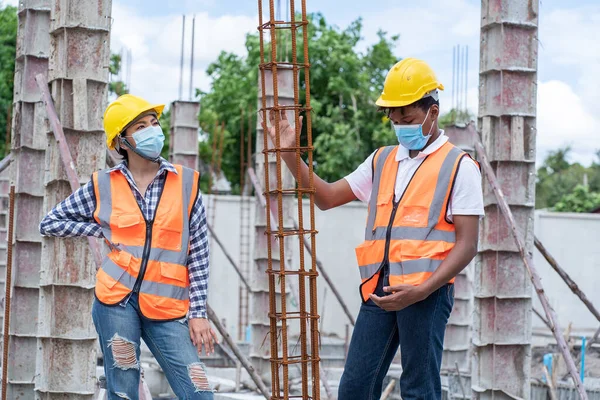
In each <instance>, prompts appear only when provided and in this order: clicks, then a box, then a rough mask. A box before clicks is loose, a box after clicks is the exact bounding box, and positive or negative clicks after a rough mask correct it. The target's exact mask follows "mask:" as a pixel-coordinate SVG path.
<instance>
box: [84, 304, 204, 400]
mask: <svg viewBox="0 0 600 400" xmlns="http://www.w3.org/2000/svg"><path fill="white" fill-rule="evenodd" d="M92 317H93V319H94V325H95V326H96V331H97V332H98V336H99V338H100V345H101V347H102V354H103V355H104V374H105V375H106V391H107V394H108V399H109V400H113V399H114V400H117V399H118V400H123V399H129V400H137V399H138V398H139V393H138V390H139V389H138V387H139V382H140V361H139V360H140V339H144V342H145V343H146V345H148V348H149V349H150V351H151V352H152V354H153V355H154V357H155V358H156V361H158V363H159V364H160V366H161V368H162V370H163V372H164V373H165V375H166V377H167V380H168V381H169V384H170V385H171V388H172V389H173V392H174V393H175V395H176V396H177V398H178V399H198V400H212V399H213V393H212V390H210V387H209V386H208V380H207V377H206V370H205V369H204V364H202V362H201V361H200V358H199V355H198V350H197V349H196V347H194V345H193V344H192V341H191V339H190V334H189V329H188V325H187V320H186V319H181V320H178V321H166V322H160V321H152V320H149V319H147V318H145V317H144V316H143V315H142V314H141V312H140V309H139V306H138V296H137V294H132V296H131V297H130V298H129V299H128V300H124V301H123V302H122V303H121V304H118V305H115V306H106V305H104V304H102V303H100V302H99V301H98V299H96V300H94V305H93V307H92Z"/></svg>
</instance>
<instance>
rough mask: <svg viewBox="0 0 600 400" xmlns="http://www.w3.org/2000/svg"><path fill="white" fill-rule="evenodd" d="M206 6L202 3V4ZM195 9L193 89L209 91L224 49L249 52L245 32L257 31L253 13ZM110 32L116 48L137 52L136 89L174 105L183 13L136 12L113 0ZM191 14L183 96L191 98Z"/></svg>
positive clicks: (133, 78)
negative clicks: (211, 70)
mask: <svg viewBox="0 0 600 400" xmlns="http://www.w3.org/2000/svg"><path fill="white" fill-rule="evenodd" d="M200 5H202V4H200ZM192 12H196V22H195V30H196V34H195V45H194V49H195V50H194V85H193V86H194V90H195V88H197V87H200V88H201V89H205V90H206V89H208V88H209V85H210V80H209V78H208V77H207V76H206V73H205V70H206V67H207V66H208V64H209V63H211V62H212V61H214V60H216V58H217V57H218V55H219V53H220V52H221V51H228V52H234V53H236V54H244V53H245V47H244V42H245V35H246V33H248V32H251V31H253V30H255V29H256V21H255V19H256V18H254V17H251V16H244V15H224V16H221V17H212V16H210V15H209V14H208V13H206V12H202V11H201V10H199V9H196V10H192ZM112 17H113V19H114V22H113V26H112V34H111V48H112V50H113V52H120V51H121V49H122V48H129V49H131V51H132V58H133V62H132V68H131V85H130V86H131V91H132V93H134V94H138V95H140V96H142V97H144V98H146V99H148V100H149V101H151V102H163V103H170V102H171V101H173V100H175V99H176V98H177V97H178V92H179V65H180V51H181V15H161V16H153V17H148V16H144V17H141V16H137V15H136V13H135V10H133V9H131V8H130V7H127V6H126V5H123V4H122V3H121V2H118V1H116V2H114V3H113V10H112ZM191 29H192V18H191V15H189V16H187V17H186V39H185V52H184V53H185V61H184V71H185V72H184V75H183V82H184V84H183V98H184V99H187V96H188V87H189V71H190V49H191Z"/></svg>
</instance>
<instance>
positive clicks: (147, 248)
mask: <svg viewBox="0 0 600 400" xmlns="http://www.w3.org/2000/svg"><path fill="white" fill-rule="evenodd" d="M168 177H169V175H168V172H167V176H166V177H165V181H164V182H163V185H162V187H161V188H160V193H159V194H158V200H157V201H156V209H155V210H154V218H156V212H157V211H158V207H159V206H160V199H161V198H162V195H163V191H164V190H165V185H166V184H167V179H168ZM136 203H137V201H136ZM138 207H139V208H140V212H141V213H142V215H144V211H143V210H142V207H141V206H140V205H139V204H138ZM154 218H153V219H152V221H148V220H147V219H146V218H144V221H145V223H146V240H145V241H144V250H143V251H142V265H141V266H140V272H139V274H138V277H137V279H136V280H135V284H134V285H133V292H135V293H137V292H139V291H140V287H141V286H142V282H143V281H144V275H145V274H146V268H147V267H148V259H149V258H150V250H151V249H152V227H153V226H154Z"/></svg>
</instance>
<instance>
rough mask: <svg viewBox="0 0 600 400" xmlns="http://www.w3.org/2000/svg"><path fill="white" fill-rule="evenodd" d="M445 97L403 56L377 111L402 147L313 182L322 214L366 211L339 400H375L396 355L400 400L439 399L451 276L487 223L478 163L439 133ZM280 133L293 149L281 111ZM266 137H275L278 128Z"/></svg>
mask: <svg viewBox="0 0 600 400" xmlns="http://www.w3.org/2000/svg"><path fill="white" fill-rule="evenodd" d="M443 89H444V87H443V85H442V84H441V83H440V82H439V80H438V79H437V77H436V75H435V73H434V72H433V70H432V69H431V67H430V66H429V65H427V63H425V62H424V61H421V60H417V59H414V58H407V59H404V60H402V61H400V62H399V63H397V64H396V65H394V66H393V67H392V69H391V70H390V71H389V72H388V75H387V78H386V80H385V84H384V88H383V93H382V94H381V96H380V98H379V99H378V100H377V102H376V104H377V106H379V107H380V109H381V110H382V111H384V112H385V113H386V114H387V116H388V118H389V119H390V121H391V128H392V129H393V130H394V132H395V133H396V137H397V139H398V144H396V145H391V146H388V147H383V148H380V149H377V150H376V151H375V152H373V154H371V156H369V157H368V158H367V160H365V162H363V163H362V164H361V165H360V166H359V167H358V168H357V169H356V171H354V172H353V173H351V174H350V175H348V176H347V177H345V178H344V179H341V180H339V181H337V182H334V183H328V182H325V181H323V180H322V179H320V178H318V177H315V179H314V182H315V186H316V190H315V203H316V204H317V206H318V207H319V208H321V209H322V210H326V209H329V208H333V207H337V206H339V205H342V204H345V203H348V202H350V201H352V200H356V199H359V200H361V201H363V202H365V203H367V204H368V205H369V214H368V219H367V228H366V229H365V240H364V242H363V243H362V244H361V245H360V246H358V247H357V248H356V257H357V261H358V266H359V274H360V277H361V281H362V283H361V284H360V290H359V292H358V295H359V296H360V299H361V301H362V305H361V308H360V312H359V314H358V318H357V320H356V325H355V327H354V332H353V334H352V340H351V343H350V348H349V351H348V356H347V360H346V366H345V368H344V373H343V375H342V379H341V381H340V386H339V394H338V399H339V400H364V399H378V398H379V397H380V396H381V391H382V385H383V379H384V378H385V376H386V374H387V372H388V368H389V366H390V364H391V362H392V360H393V359H394V357H395V355H396V352H397V350H398V347H400V348H401V353H400V354H401V361H402V376H401V378H400V392H401V396H402V399H404V400H416V399H428V400H429V399H441V382H440V368H441V361H442V351H443V342H444V333H445V329H446V323H447V322H448V318H449V316H450V312H451V310H452V307H453V304H454V278H455V277H456V276H457V275H458V274H459V273H460V272H461V271H462V270H463V269H464V268H465V267H466V266H467V265H468V264H469V262H470V261H471V260H472V259H473V257H474V256H475V254H476V253H477V241H478V226H479V218H480V216H482V215H483V195H482V190H481V174H480V172H479V168H478V165H477V163H476V162H475V161H473V160H472V159H471V158H470V157H469V156H468V155H467V154H466V153H464V152H463V151H461V150H460V149H458V148H457V147H455V146H453V145H452V144H450V143H449V142H448V137H447V136H445V135H444V131H443V130H441V129H439V127H438V118H439V115H440V108H439V95H438V90H443ZM273 120H274V115H271V124H273ZM279 131H280V132H281V133H280V143H281V146H282V147H291V146H294V145H295V140H296V139H295V130H294V129H293V128H292V127H290V124H289V123H288V121H287V120H286V118H285V113H282V118H281V121H280V129H279ZM269 132H270V134H271V136H272V137H274V135H275V129H274V128H271V129H270V131H269ZM281 157H282V158H283V159H284V160H285V162H286V164H287V166H288V167H289V168H290V170H291V171H292V173H293V174H294V176H295V177H296V178H298V176H300V177H301V180H302V181H303V182H307V181H308V167H307V166H306V164H304V163H301V164H300V169H299V170H298V169H297V167H296V158H295V156H294V154H293V153H285V152H284V153H281ZM348 267H349V268H350V266H348Z"/></svg>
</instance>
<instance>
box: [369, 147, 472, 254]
mask: <svg viewBox="0 0 600 400" xmlns="http://www.w3.org/2000/svg"><path fill="white" fill-rule="evenodd" d="M386 149H387V147H386ZM462 154H463V152H462V150H460V149H459V148H457V147H453V148H452V149H451V150H450V151H449V152H448V154H447V155H446V158H445V159H444V162H443V163H442V166H441V169H440V173H439V175H438V179H437V182H436V185H435V191H434V195H433V200H432V202H431V205H430V206H429V216H428V218H427V228H411V227H393V228H392V232H391V233H392V236H391V239H392V240H402V239H409V240H441V241H445V242H450V243H454V241H455V234H454V232H449V231H441V230H437V229H435V226H436V225H437V222H438V221H439V219H440V216H441V213H442V212H443V211H444V210H442V208H443V206H444V202H445V200H446V193H447V191H448V188H449V187H450V183H451V180H452V177H453V174H452V173H453V171H454V168H453V167H454V164H455V163H456V160H457V159H458V158H459V157H461V155H462ZM383 155H384V153H383V152H382V154H381V156H380V158H379V159H378V160H377V166H376V168H375V179H374V180H373V191H372V193H371V202H370V204H369V218H368V220H367V228H366V230H365V240H385V235H386V231H387V226H386V227H378V228H376V229H374V226H375V216H376V212H377V197H376V196H375V197H373V196H374V195H375V194H378V193H379V183H380V179H381V176H382V174H383V166H384V163H385V161H384V163H381V164H380V163H379V160H380V159H381V157H382V156H383ZM387 155H388V156H389V152H388V153H387ZM386 158H387V157H386ZM423 162H427V160H425V161H423ZM376 184H377V186H376Z"/></svg>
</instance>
